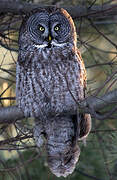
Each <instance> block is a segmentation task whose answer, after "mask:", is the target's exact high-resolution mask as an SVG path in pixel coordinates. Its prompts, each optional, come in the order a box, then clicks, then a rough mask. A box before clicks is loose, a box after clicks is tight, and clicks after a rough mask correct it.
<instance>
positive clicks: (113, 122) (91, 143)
mask: <svg viewBox="0 0 117 180" xmlns="http://www.w3.org/2000/svg"><path fill="white" fill-rule="evenodd" d="M5 3H6V4H5ZM22 3H23V8H24V9H23V10H22V9H20V7H21V4H22ZM34 3H35V4H34ZM32 4H33V5H34V6H35V7H36V6H37V4H38V6H44V5H46V6H47V5H57V6H60V7H64V8H66V9H67V10H68V12H69V13H70V14H71V16H72V17H73V20H74V21H75V24H76V29H77V35H78V37H77V38H78V47H79V49H80V51H81V54H82V57H83V59H84V62H85V66H86V70H87V75H88V85H87V96H89V97H90V96H91V97H97V98H100V97H101V96H103V95H105V94H106V93H108V92H110V91H112V90H115V89H116V88H117V87H116V86H117V83H116V81H117V1H116V0H48V1H47V0H4V1H1V0H0V106H1V107H7V106H13V105H15V104H16V102H15V67H16V61H17V55H18V43H17V39H18V31H19V27H20V24H21V21H22V18H23V16H24V14H25V13H24V12H27V11H29V10H30V8H32ZM15 6H16V9H15ZM78 7H81V8H78ZM18 8H19V10H18ZM74 8H75V11H73V9H74ZM79 11H81V12H79ZM75 13H76V14H75ZM77 13H78V14H77ZM116 98H117V97H115V103H114V104H113V103H111V104H109V105H108V104H107V105H106V106H105V107H104V108H102V109H100V110H99V112H97V114H98V115H99V117H100V118H98V116H95V114H93V113H92V130H91V133H90V135H89V137H88V139H87V142H86V146H84V145H83V143H82V142H79V143H80V148H81V155H80V159H79V162H78V164H77V167H76V169H75V171H74V173H73V174H72V175H70V176H68V177H67V178H66V179H67V180H77V179H78V180H116V179H117V112H116V110H117V107H116V101H117V100H116ZM115 107H116V108H115ZM113 108H114V110H113ZM109 112H110V113H109ZM33 125H34V120H33V119H31V118H28V119H25V118H24V119H22V120H20V119H18V120H17V121H15V122H12V123H10V122H7V119H6V122H5V123H4V122H3V121H2V119H0V180H12V179H13V180H47V179H48V180H57V179H59V180H62V179H64V178H57V177H55V176H54V175H52V174H51V172H50V171H49V169H48V165H47V162H46V153H45V149H44V147H43V148H42V149H37V148H36V145H35V142H34V140H33V135H32V128H33Z"/></svg>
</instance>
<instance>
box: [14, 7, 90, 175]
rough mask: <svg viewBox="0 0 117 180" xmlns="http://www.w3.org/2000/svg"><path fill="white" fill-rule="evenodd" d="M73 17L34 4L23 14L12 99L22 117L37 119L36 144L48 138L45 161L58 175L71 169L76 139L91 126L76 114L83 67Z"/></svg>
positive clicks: (86, 118) (83, 82)
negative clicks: (13, 96) (37, 7)
mask: <svg viewBox="0 0 117 180" xmlns="http://www.w3.org/2000/svg"><path fill="white" fill-rule="evenodd" d="M76 43H77V42H76V31H75V26H74V23H73V20H72V18H71V17H70V15H69V14H68V13H67V12H66V11H65V10H64V9H59V8H47V9H37V10H34V11H32V12H31V13H30V14H29V15H27V16H26V18H25V19H24V21H23V23H22V26H21V29H20V35H19V56H18V62H17V67H16V99H17V103H18V106H19V108H20V109H21V110H22V111H23V112H24V114H25V116H32V117H35V119H36V125H35V128H34V136H35V140H36V143H37V145H38V146H39V147H40V146H41V145H42V144H43V139H42V136H43V135H44V136H45V138H46V145H47V146H46V147H47V154H48V165H49V167H50V169H51V171H52V172H53V173H54V174H55V175H56V176H58V177H59V176H64V177H66V176H67V175H69V174H71V173H72V172H73V170H74V168H75V165H76V162H77V161H78V158H79V155H80V149H79V147H78V145H77V140H78V139H83V137H84V138H86V136H87V135H88V133H89V131H90V128H91V119H90V115H88V114H86V115H80V114H79V112H78V104H77V102H79V101H81V100H83V99H84V90H85V87H86V72H85V67H84V64H83V61H82V58H81V56H80V53H79V51H78V49H77V44H76Z"/></svg>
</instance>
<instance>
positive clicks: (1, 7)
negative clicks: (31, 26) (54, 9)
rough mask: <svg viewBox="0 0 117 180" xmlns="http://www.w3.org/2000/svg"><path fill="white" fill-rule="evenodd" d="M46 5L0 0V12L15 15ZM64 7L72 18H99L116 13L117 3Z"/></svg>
mask: <svg viewBox="0 0 117 180" xmlns="http://www.w3.org/2000/svg"><path fill="white" fill-rule="evenodd" d="M39 7H47V6H44V5H42V4H34V3H27V2H9V1H8V2H6V1H4V0H0V13H12V14H16V15H20V14H21V15H22V14H25V13H28V12H30V11H31V10H32V9H34V8H39ZM63 8H65V9H66V10H67V11H68V12H69V13H70V14H71V16H72V17H73V18H77V17H88V18H92V17H93V18H98V19H99V18H100V17H103V19H104V18H105V17H108V18H109V16H114V15H117V4H104V5H93V6H91V7H89V8H87V7H86V6H81V5H80V6H72V7H63Z"/></svg>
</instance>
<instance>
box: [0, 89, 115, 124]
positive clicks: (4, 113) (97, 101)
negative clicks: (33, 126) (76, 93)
mask: <svg viewBox="0 0 117 180" xmlns="http://www.w3.org/2000/svg"><path fill="white" fill-rule="evenodd" d="M116 99H117V89H115V90H113V91H111V92H109V93H107V94H105V95H104V96H101V97H93V96H90V97H88V98H86V99H85V100H84V101H82V102H81V103H80V107H81V109H82V110H83V112H86V113H91V114H92V115H94V111H97V110H100V109H103V108H104V107H106V106H109V105H111V104H115V108H117V107H116V104H117V100H116ZM92 109H93V111H92ZM113 111H114V110H113V109H112V111H110V114H112V112H113ZM108 116H109V114H108ZM23 118H24V114H23V112H22V111H20V110H19V109H18V107H17V106H10V107H4V108H3V107H2V108H0V124H3V123H13V122H15V121H16V120H19V119H23ZM98 118H99V119H101V115H100V117H98ZM104 118H106V115H103V116H102V119H104Z"/></svg>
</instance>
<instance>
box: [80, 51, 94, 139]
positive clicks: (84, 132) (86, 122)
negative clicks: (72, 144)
mask: <svg viewBox="0 0 117 180" xmlns="http://www.w3.org/2000/svg"><path fill="white" fill-rule="evenodd" d="M77 56H78V60H79V61H80V64H81V71H82V72H81V76H82V86H83V87H84V98H85V92H86V89H87V75H86V70H85V65H84V62H83V59H82V56H81V53H80V51H79V50H78V49H77ZM79 116H80V134H79V138H78V139H80V140H83V139H85V138H86V137H87V136H88V134H89V132H90V130H91V116H90V114H87V113H86V114H85V113H79Z"/></svg>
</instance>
